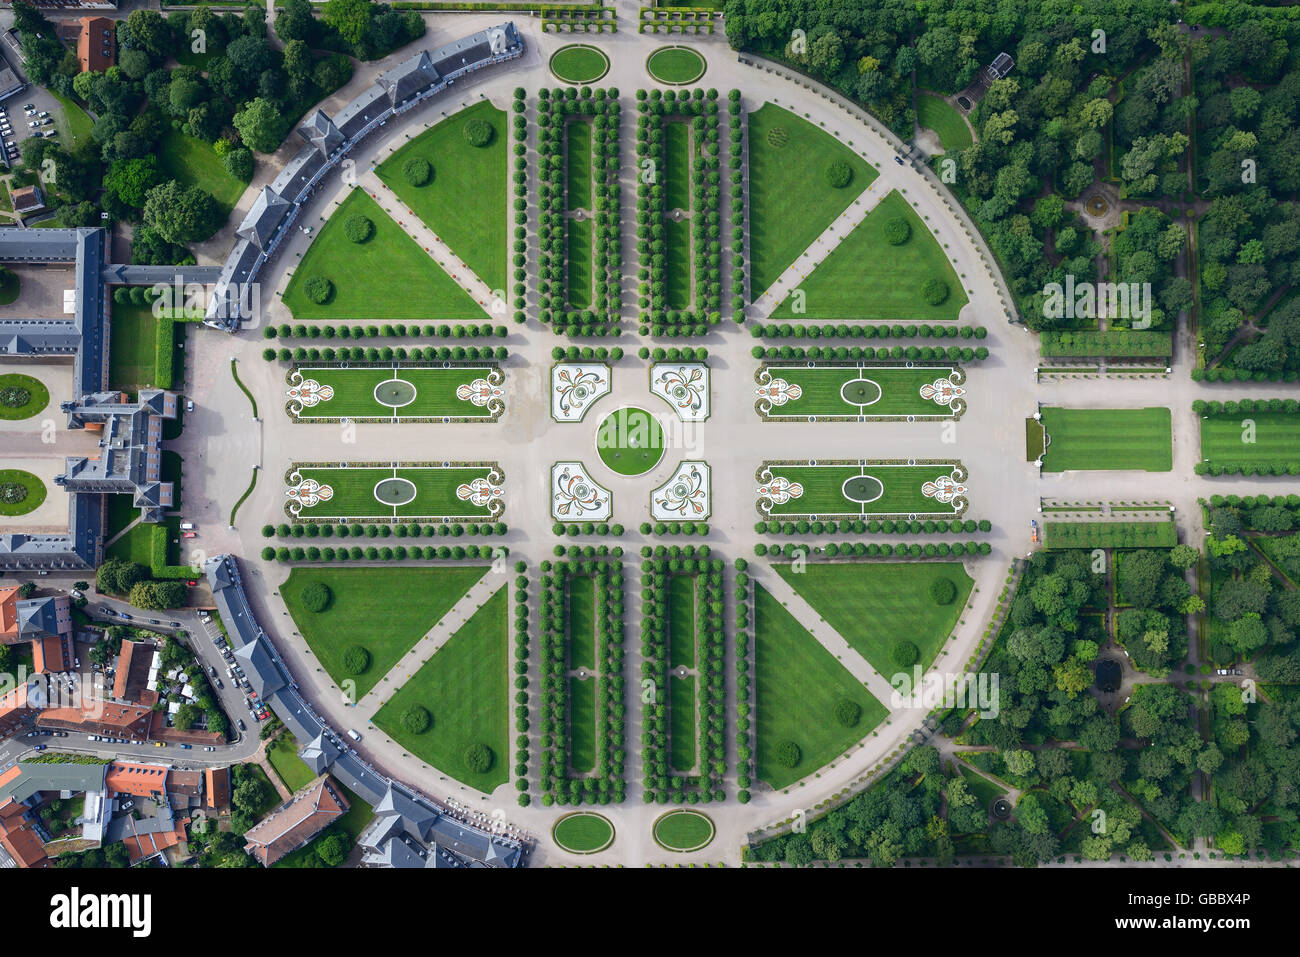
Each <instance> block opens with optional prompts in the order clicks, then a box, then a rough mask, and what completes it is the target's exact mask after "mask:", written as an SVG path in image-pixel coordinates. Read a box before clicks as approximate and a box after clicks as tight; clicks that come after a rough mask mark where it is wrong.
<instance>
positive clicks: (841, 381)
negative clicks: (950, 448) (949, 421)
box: [755, 363, 965, 421]
mask: <svg viewBox="0 0 1300 957" xmlns="http://www.w3.org/2000/svg"><path fill="white" fill-rule="evenodd" d="M955 371H956V367H955V366H928V367H924V368H913V369H908V368H906V367H904V366H892V367H891V366H870V365H858V366H830V365H827V366H818V367H815V368H811V369H810V368H808V366H807V364H806V363H805V364H803V365H789V366H768V367H767V372H766V376H760V384H759V386H758V390H757V394H758V401H757V403H756V406H755V407H756V408H757V409H758V411H759V414H760V415H763V416H764V417H765V418H767V419H774V420H777V421H780V420H784V419H799V420H803V419H806V418H808V417H809V416H816V417H817V418H818V419H834V418H841V419H856V418H858V417H859V416H870V417H881V416H889V417H896V418H906V417H907V416H909V415H911V416H917V417H922V416H926V417H930V418H935V417H939V418H953V417H955V416H956V415H957V414H958V410H961V409H964V408H965V398H964V394H965V390H964V388H963V387H962V386H955V385H954V383H953V382H952V380H951V379H950V376H952V374H953V373H954V372H955ZM796 392H797V396H796ZM939 399H942V400H944V401H943V402H942V403H941V402H940V401H937V400H939Z"/></svg>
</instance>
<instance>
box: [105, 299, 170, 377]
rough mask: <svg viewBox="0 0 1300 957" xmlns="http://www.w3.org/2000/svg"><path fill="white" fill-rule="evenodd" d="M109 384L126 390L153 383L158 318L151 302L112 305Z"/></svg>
mask: <svg viewBox="0 0 1300 957" xmlns="http://www.w3.org/2000/svg"><path fill="white" fill-rule="evenodd" d="M109 310H110V312H109V320H108V329H109V337H110V338H109V351H108V384H109V385H110V386H111V387H112V388H114V389H121V390H122V391H123V392H137V391H139V389H140V388H141V387H145V386H151V385H153V383H154V380H155V379H156V377H157V370H156V366H155V361H156V358H157V351H156V346H155V341H156V337H157V331H158V319H156V318H155V317H154V314H153V311H152V309H151V308H150V307H149V306H137V305H135V304H130V305H125V306H124V305H120V304H118V303H112V304H111V305H110V306H109Z"/></svg>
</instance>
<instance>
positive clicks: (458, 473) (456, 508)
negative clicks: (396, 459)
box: [298, 465, 492, 544]
mask: <svg viewBox="0 0 1300 957" xmlns="http://www.w3.org/2000/svg"><path fill="white" fill-rule="evenodd" d="M298 471H299V473H300V474H301V475H302V477H303V478H304V479H314V480H315V481H317V482H319V483H320V484H321V485H328V486H329V487H330V489H331V490H332V492H333V494H332V497H331V498H330V499H328V500H322V501H320V502H318V503H317V504H316V505H312V506H310V507H304V508H303V509H302V513H301V514H302V517H303V518H304V519H331V518H357V519H365V518H376V519H392V518H395V517H396V518H409V519H420V520H424V521H431V520H433V519H441V518H470V519H473V518H487V517H488V516H489V515H491V514H492V512H491V511H490V510H489V508H488V506H487V505H475V504H474V503H473V502H472V501H470V500H469V499H463V500H462V499H461V498H460V497H459V496H458V495H457V493H456V490H457V489H458V488H460V487H461V486H462V485H467V484H469V483H472V482H473V481H474V480H475V479H479V478H484V477H485V476H487V474H488V472H489V471H490V469H489V468H488V466H485V465H475V466H452V467H451V468H442V467H437V468H434V467H421V468H417V467H415V466H399V467H397V468H395V469H394V468H372V467H366V466H358V467H354V468H306V467H303V468H299V469H298ZM388 479H405V480H406V481H407V482H410V483H411V485H414V487H415V497H414V498H413V499H411V501H409V502H407V503H406V504H404V505H385V504H383V503H382V502H380V501H379V499H377V498H376V497H375V486H376V485H378V484H379V483H380V482H383V481H386V480H388ZM399 544H400V542H399Z"/></svg>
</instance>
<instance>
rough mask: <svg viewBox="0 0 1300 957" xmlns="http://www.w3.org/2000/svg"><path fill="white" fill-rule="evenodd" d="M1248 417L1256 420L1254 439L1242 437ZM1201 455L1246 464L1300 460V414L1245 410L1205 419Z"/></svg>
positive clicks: (1212, 459) (1230, 462)
mask: <svg viewBox="0 0 1300 957" xmlns="http://www.w3.org/2000/svg"><path fill="white" fill-rule="evenodd" d="M1247 419H1249V420H1251V421H1252V422H1254V423H1255V431H1254V439H1255V441H1254V442H1253V443H1247V442H1243V441H1242V437H1243V436H1245V435H1247V431H1246V427H1245V426H1243V425H1242V423H1243V422H1244V421H1245V420H1247ZM1201 456H1202V457H1203V458H1207V459H1209V460H1210V461H1211V462H1221V463H1225V464H1238V463H1239V464H1242V465H1246V464H1251V465H1254V464H1265V465H1269V464H1272V463H1274V462H1280V463H1283V464H1289V463H1291V462H1297V461H1300V415H1287V414H1286V413H1285V412H1242V413H1240V414H1238V415H1212V416H1210V417H1209V418H1208V419H1202V420H1201Z"/></svg>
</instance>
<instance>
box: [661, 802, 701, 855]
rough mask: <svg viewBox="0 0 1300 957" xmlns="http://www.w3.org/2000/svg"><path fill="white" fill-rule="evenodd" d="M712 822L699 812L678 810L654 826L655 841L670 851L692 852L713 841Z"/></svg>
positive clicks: (666, 815) (685, 809)
mask: <svg viewBox="0 0 1300 957" xmlns="http://www.w3.org/2000/svg"><path fill="white" fill-rule="evenodd" d="M714 833H715V829H714V827H713V821H712V820H711V819H710V818H709V817H707V816H706V815H704V814H701V813H700V812H699V811H692V810H689V809H687V808H678V809H677V810H675V811H669V812H668V813H667V814H665V815H664V816H663V817H661V818H659V820H657V821H655V824H654V836H655V840H656V841H658V842H659V843H660V844H662V845H664V846H665V847H667V848H669V849H670V850H674V851H693V850H698V849H699V848H702V847H704V846H705V845H707V844H708V843H709V842H710V841H712V840H713V835H714Z"/></svg>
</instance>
